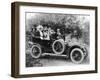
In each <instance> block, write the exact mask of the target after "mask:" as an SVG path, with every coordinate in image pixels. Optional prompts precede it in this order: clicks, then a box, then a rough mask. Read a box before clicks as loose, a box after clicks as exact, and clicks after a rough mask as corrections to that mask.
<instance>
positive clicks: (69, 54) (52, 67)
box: [12, 2, 97, 77]
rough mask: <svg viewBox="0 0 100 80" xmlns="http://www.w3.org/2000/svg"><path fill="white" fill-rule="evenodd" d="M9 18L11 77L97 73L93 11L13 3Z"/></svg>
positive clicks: (91, 7)
mask: <svg viewBox="0 0 100 80" xmlns="http://www.w3.org/2000/svg"><path fill="white" fill-rule="evenodd" d="M13 6H14V7H13ZM12 16H13V18H12V32H13V34H12V64H13V65H12V73H13V74H12V75H13V76H15V77H24V76H25V77H33V76H34V77H37V76H54V75H67V74H68V75H69V74H84V73H97V7H93V6H78V5H57V4H42V3H24V2H22V3H21V2H15V3H14V4H13V5H12Z"/></svg>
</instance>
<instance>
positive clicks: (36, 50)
mask: <svg viewBox="0 0 100 80" xmlns="http://www.w3.org/2000/svg"><path fill="white" fill-rule="evenodd" d="M41 53H42V51H41V47H40V45H38V44H36V45H33V46H32V48H31V56H32V57H33V58H39V57H40V56H41Z"/></svg>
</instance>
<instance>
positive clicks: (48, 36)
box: [43, 27, 50, 40]
mask: <svg viewBox="0 0 100 80" xmlns="http://www.w3.org/2000/svg"><path fill="white" fill-rule="evenodd" d="M43 39H44V40H50V33H49V29H48V28H47V27H45V28H44V30H43Z"/></svg>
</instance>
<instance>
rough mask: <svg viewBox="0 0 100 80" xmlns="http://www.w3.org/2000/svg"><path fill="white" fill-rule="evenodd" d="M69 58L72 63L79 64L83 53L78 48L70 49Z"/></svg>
mask: <svg viewBox="0 0 100 80" xmlns="http://www.w3.org/2000/svg"><path fill="white" fill-rule="evenodd" d="M70 58H71V61H72V62H73V63H77V64H80V63H81V62H82V61H83V60H84V53H83V51H82V50H81V49H80V48H74V49H72V51H71V53H70Z"/></svg>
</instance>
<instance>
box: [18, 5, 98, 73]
mask: <svg viewBox="0 0 100 80" xmlns="http://www.w3.org/2000/svg"><path fill="white" fill-rule="evenodd" d="M19 12H20V13H19V14H20V16H19V21H20V24H19V28H20V29H19V30H20V35H19V39H20V43H19V45H20V48H19V49H20V51H19V60H20V61H19V65H20V66H19V69H20V70H19V71H20V72H19V74H20V75H22V74H41V73H55V72H75V71H91V70H95V24H96V23H95V10H89V9H73V8H55V7H54V8H53V7H38V6H20V7H19ZM25 12H45V13H61V14H88V15H90V20H91V21H90V53H91V54H90V64H86V65H75V66H74V67H73V66H59V67H58V66H57V67H56V66H54V67H31V68H26V66H25Z"/></svg>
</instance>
